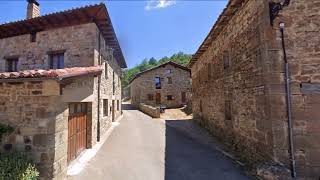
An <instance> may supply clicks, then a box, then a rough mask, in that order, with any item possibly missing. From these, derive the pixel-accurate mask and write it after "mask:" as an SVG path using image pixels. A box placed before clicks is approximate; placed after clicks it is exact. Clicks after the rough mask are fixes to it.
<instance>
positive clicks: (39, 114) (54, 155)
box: [0, 80, 68, 178]
mask: <svg viewBox="0 0 320 180" xmlns="http://www.w3.org/2000/svg"><path fill="white" fill-rule="evenodd" d="M59 93H60V86H59V84H58V83H57V82H56V81H50V80H48V81H30V82H11V83H9V82H7V83H0V119H1V123H3V124H9V125H10V126H12V127H14V129H15V131H14V133H12V134H10V135H9V136H4V137H3V138H2V140H1V141H0V145H1V147H0V149H1V151H10V150H17V151H23V152H26V153H27V154H30V155H31V156H32V158H33V159H34V160H35V162H36V166H37V168H38V169H39V171H40V176H41V177H45V178H51V177H53V176H57V177H58V176H63V175H65V174H66V169H65V168H66V164H65V165H64V163H61V161H64V160H65V161H66V159H64V158H66V150H67V148H66V147H67V146H66V145H65V142H66V141H65V140H66V139H67V121H66V119H67V116H68V111H67V103H63V102H62V100H61V98H60V96H59Z"/></svg>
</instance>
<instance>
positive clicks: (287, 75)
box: [279, 23, 296, 179]
mask: <svg viewBox="0 0 320 180" xmlns="http://www.w3.org/2000/svg"><path fill="white" fill-rule="evenodd" d="M279 26H280V32H281V41H282V51H283V59H284V63H285V83H286V103H287V116H288V131H289V132H288V133H289V134H288V135H289V153H290V165H291V176H292V178H294V179H295V178H296V163H295V157H294V146H293V130H292V111H291V86H290V83H291V80H290V69H289V63H288V60H287V53H286V47H285V41H284V27H285V23H280V24H279Z"/></svg>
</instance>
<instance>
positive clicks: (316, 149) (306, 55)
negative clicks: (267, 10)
mask: <svg viewBox="0 0 320 180" xmlns="http://www.w3.org/2000/svg"><path fill="white" fill-rule="evenodd" d="M280 21H281V22H285V29H284V32H285V44H286V50H287V57H288V62H289V65H290V75H291V76H290V77H291V80H292V83H291V86H292V87H291V90H292V113H293V114H292V115H293V117H292V118H293V131H294V132H293V133H294V134H293V137H294V139H293V143H294V154H295V159H296V167H297V176H298V177H299V178H301V179H319V177H320V158H319V157H320V155H319V154H320V141H319V139H318V137H320V121H319V120H320V112H319V109H320V101H319V100H320V88H319V87H320V71H319V68H320V48H319V47H320V37H319V33H320V24H319V22H320V3H319V2H318V1H309V0H292V1H291V3H290V5H289V6H288V7H286V8H284V10H283V11H281V12H280V16H279V18H277V19H276V21H275V33H274V37H275V38H274V41H273V42H270V46H271V44H275V46H273V47H274V49H277V50H278V51H273V53H272V54H271V57H274V58H271V62H272V63H273V64H278V65H279V67H280V68H281V69H280V70H277V69H276V68H274V69H273V74H274V77H277V79H280V80H278V81H275V82H276V83H274V87H275V88H274V89H273V90H272V91H271V93H270V94H272V97H273V99H274V101H273V102H274V103H272V104H271V105H272V106H271V112H274V115H275V116H274V117H273V119H272V121H274V122H275V124H274V135H275V136H274V139H275V140H276V139H277V141H275V153H276V157H277V158H278V159H279V160H281V161H283V162H285V163H287V162H288V160H287V158H286V156H284V155H287V146H286V145H287V143H286V142H288V139H287V136H286V135H287V119H286V114H285V109H286V106H285V93H284V81H283V80H282V79H283V71H282V69H283V64H282V62H283V55H282V49H281V48H279V46H276V45H280V44H281V41H280V31H279V30H278V26H277V25H278V23H279V22H280ZM276 127H278V128H276Z"/></svg>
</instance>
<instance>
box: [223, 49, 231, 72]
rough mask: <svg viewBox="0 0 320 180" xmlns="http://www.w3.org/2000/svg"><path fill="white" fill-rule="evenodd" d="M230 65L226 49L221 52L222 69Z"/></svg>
mask: <svg viewBox="0 0 320 180" xmlns="http://www.w3.org/2000/svg"><path fill="white" fill-rule="evenodd" d="M229 66H230V57H229V53H228V51H225V52H224V53H223V67H224V69H228V68H229Z"/></svg>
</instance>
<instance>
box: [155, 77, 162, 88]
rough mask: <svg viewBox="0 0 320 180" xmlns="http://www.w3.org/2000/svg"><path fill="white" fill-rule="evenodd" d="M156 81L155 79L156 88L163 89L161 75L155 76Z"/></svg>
mask: <svg viewBox="0 0 320 180" xmlns="http://www.w3.org/2000/svg"><path fill="white" fill-rule="evenodd" d="M157 79H158V80H159V83H157ZM154 81H155V83H154V84H155V88H156V89H161V77H155V78H154Z"/></svg>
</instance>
